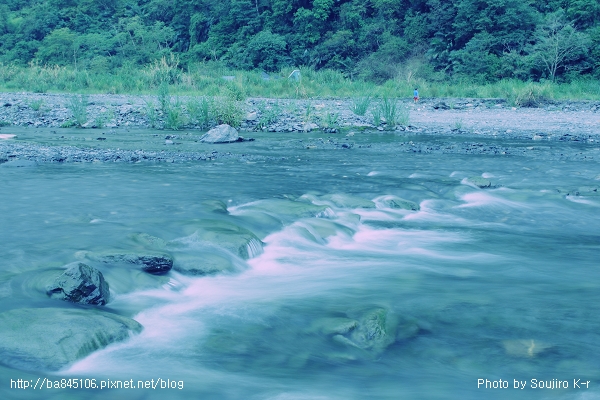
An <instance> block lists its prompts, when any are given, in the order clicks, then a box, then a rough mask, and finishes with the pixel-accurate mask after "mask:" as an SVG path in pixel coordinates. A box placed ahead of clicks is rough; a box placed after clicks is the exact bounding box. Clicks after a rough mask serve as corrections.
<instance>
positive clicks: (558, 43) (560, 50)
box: [532, 9, 589, 82]
mask: <svg viewBox="0 0 600 400" xmlns="http://www.w3.org/2000/svg"><path fill="white" fill-rule="evenodd" d="M588 42H589V38H588V36H587V35H585V34H583V33H581V32H577V30H576V29H575V27H574V26H573V23H572V22H568V21H567V20H566V17H565V12H564V11H563V10H562V9H560V10H558V11H556V12H554V13H551V14H548V15H547V16H546V18H545V20H544V22H543V23H542V24H541V25H540V26H538V28H537V30H536V32H535V45H534V46H533V51H532V55H533V56H534V58H535V59H536V60H537V61H538V62H539V63H540V64H541V65H542V66H543V68H544V69H545V70H546V72H547V73H548V76H549V78H550V80H552V82H554V80H555V79H556V74H557V73H558V71H559V70H561V69H566V68H567V67H568V66H569V64H571V63H573V62H574V61H576V60H578V59H580V58H583V56H584V55H585V53H586V52H587V49H588Z"/></svg>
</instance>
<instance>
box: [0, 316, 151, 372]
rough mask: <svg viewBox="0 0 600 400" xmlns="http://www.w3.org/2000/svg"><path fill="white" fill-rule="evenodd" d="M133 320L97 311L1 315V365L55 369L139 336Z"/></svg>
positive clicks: (26, 368)
mask: <svg viewBox="0 0 600 400" xmlns="http://www.w3.org/2000/svg"><path fill="white" fill-rule="evenodd" d="M141 330H142V326H141V325H140V324H139V323H138V322H137V321H134V320H132V319H129V318H126V317H122V316H120V315H116V314H111V313H107V312H102V311H98V310H78V309H65V308H34V309H28V308H24V309H16V310H11V311H6V312H3V313H0V362H1V363H3V364H5V365H8V366H9V367H12V368H19V369H25V370H52V371H55V370H58V369H60V368H63V367H65V366H66V365H68V364H70V363H72V362H74V361H76V360H79V359H81V358H84V357H86V356H87V355H89V354H91V353H92V352H94V351H96V350H99V349H102V348H104V347H106V346H108V345H109V344H111V343H115V342H120V341H123V340H125V339H127V338H129V336H130V334H131V333H139V332H140V331H141Z"/></svg>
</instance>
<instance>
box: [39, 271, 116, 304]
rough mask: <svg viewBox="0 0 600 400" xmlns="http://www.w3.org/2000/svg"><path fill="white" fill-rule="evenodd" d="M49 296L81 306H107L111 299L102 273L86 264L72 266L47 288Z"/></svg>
mask: <svg viewBox="0 0 600 400" xmlns="http://www.w3.org/2000/svg"><path fill="white" fill-rule="evenodd" d="M47 294H48V296H50V297H51V298H53V299H60V300H66V301H70V302H73V303H80V304H95V305H105V304H106V303H108V301H109V299H110V291H109V286H108V283H107V282H106V281H105V280H104V276H102V272H100V271H98V270H97V269H96V268H93V267H90V266H89V265H86V264H84V263H73V264H71V265H70V266H69V267H68V268H67V269H66V270H65V272H63V273H62V275H60V276H58V277H57V278H56V279H55V280H54V282H53V283H52V284H51V285H49V286H48V287H47Z"/></svg>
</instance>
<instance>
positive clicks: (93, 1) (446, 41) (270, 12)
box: [0, 0, 600, 84]
mask: <svg viewBox="0 0 600 400" xmlns="http://www.w3.org/2000/svg"><path fill="white" fill-rule="evenodd" d="M160 60H162V61H163V64H164V63H165V60H167V62H169V60H171V61H170V65H171V66H173V65H175V66H176V68H177V69H179V70H181V71H186V70H189V69H190V68H191V67H192V66H193V65H198V64H199V63H205V64H210V63H217V64H219V65H223V66H225V67H227V68H231V69H234V70H255V71H265V72H266V73H273V72H280V71H282V70H284V69H287V70H288V71H289V70H290V68H306V69H310V70H311V71H319V70H334V71H337V72H339V73H341V74H343V76H344V77H345V78H347V79H349V80H362V81H365V82H373V83H376V84H382V83H384V82H386V81H388V80H393V79H397V78H399V77H400V78H401V79H404V80H407V81H410V80H411V78H415V79H416V78H419V79H423V80H426V81H428V82H447V81H461V82H465V81H468V82H472V83H473V84H486V83H494V82H499V81H502V80H507V79H513V80H520V81H524V82H529V81H531V82H557V83H563V82H565V83H569V82H573V81H581V80H590V79H599V78H600V2H599V1H598V0H456V1H446V0H312V1H311V0H221V1H212V0H178V1H167V0H3V1H2V4H0V63H1V65H2V66H4V68H7V66H11V67H13V68H31V67H38V68H49V67H55V68H56V67H61V68H68V69H73V70H85V71H87V72H88V73H91V74H94V73H97V74H114V73H116V72H118V71H127V70H135V69H143V68H147V67H148V66H149V65H153V63H155V64H156V63H158V62H160Z"/></svg>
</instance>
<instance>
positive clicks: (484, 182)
mask: <svg viewBox="0 0 600 400" xmlns="http://www.w3.org/2000/svg"><path fill="white" fill-rule="evenodd" d="M465 182H466V183H467V184H469V185H473V186H477V187H478V188H480V189H487V188H489V187H491V186H492V183H491V182H490V181H489V180H488V179H485V178H482V177H481V176H471V177H469V178H467V179H466V181H465Z"/></svg>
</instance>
